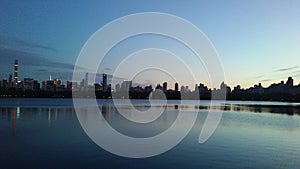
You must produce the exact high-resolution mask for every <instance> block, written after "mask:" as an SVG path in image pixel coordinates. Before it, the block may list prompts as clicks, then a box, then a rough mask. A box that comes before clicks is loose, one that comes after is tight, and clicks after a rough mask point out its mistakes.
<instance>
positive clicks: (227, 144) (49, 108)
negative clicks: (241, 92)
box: [0, 99, 300, 169]
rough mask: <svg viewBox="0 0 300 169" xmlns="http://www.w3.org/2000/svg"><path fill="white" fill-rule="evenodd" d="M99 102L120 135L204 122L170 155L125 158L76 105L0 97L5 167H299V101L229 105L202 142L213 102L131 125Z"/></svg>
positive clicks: (0, 151)
mask: <svg viewBox="0 0 300 169" xmlns="http://www.w3.org/2000/svg"><path fill="white" fill-rule="evenodd" d="M97 102H98V105H99V109H100V110H101V112H102V115H103V117H104V118H105V119H106V120H107V122H108V123H109V124H110V125H111V126H113V128H114V129H116V130H117V131H119V132H121V133H124V134H126V135H128V136H131V137H137V138H142V137H150V136H154V135H157V134H159V133H161V132H163V131H164V130H166V129H168V128H169V127H170V126H171V125H172V124H173V122H174V121H175V120H176V117H177V115H178V110H181V109H183V110H185V111H187V113H188V111H197V113H198V116H197V120H196V123H195V125H194V127H193V128H192V129H191V131H190V132H189V134H188V135H187V136H186V137H185V138H184V139H183V140H182V141H181V142H180V143H179V144H178V145H177V146H175V147H174V148H172V149H171V150H169V151H167V152H165V153H163V154H160V155H157V156H153V157H149V158H126V157H120V156H117V155H114V154H111V153H110V152H107V151H105V150H104V149H102V148H101V147H99V146H98V145H97V144H95V143H94V142H93V141H92V140H91V139H90V138H89V137H88V136H87V134H86V133H85V132H84V130H83V129H82V127H81V125H80V123H79V121H78V119H77V115H76V112H75V110H74V107H73V101H72V99H0V168H149V169H150V168H216V169H217V168H289V169H291V168H295V169H296V168H300V116H299V115H300V104H299V103H285V102H250V101H247V102H243V101H227V102H225V103H224V104H223V105H224V107H223V108H224V112H223V115H222V119H221V122H220V124H219V126H218V127H217V129H216V131H215V132H214V134H213V135H212V136H211V137H210V138H209V139H208V140H207V141H206V142H205V143H203V144H200V143H199V142H198V137H199V134H200V131H201V129H202V127H203V123H204V121H205V119H206V117H207V115H208V108H209V105H210V103H211V102H210V101H201V102H200V104H198V103H197V104H196V103H195V102H193V101H190V102H188V104H187V105H180V104H179V101H168V103H167V105H166V106H162V107H160V106H157V107H156V109H157V110H158V111H160V109H162V110H163V111H164V112H163V114H162V115H161V116H160V117H159V118H157V119H156V120H155V121H153V122H151V123H147V124H134V123H131V122H129V121H128V120H126V119H125V118H124V117H123V116H122V115H120V113H119V112H118V110H117V109H116V107H115V106H114V104H113V102H112V100H97ZM131 103H132V104H133V105H134V106H136V107H135V108H137V109H140V110H143V109H145V110H146V109H148V108H149V107H148V106H149V105H148V101H146V100H133V101H131ZM122 108H123V109H126V111H129V112H130V108H129V109H128V107H126V106H124V107H121V109H122ZM215 109H218V107H216V108H215Z"/></svg>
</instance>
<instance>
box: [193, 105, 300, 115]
mask: <svg viewBox="0 0 300 169" xmlns="http://www.w3.org/2000/svg"><path fill="white" fill-rule="evenodd" d="M195 108H199V109H205V110H206V109H215V110H224V111H234V112H255V113H278V114H287V115H294V114H298V115H300V106H292V105H284V106H282V105H243V104H225V105H223V106H212V107H209V106H197V107H195Z"/></svg>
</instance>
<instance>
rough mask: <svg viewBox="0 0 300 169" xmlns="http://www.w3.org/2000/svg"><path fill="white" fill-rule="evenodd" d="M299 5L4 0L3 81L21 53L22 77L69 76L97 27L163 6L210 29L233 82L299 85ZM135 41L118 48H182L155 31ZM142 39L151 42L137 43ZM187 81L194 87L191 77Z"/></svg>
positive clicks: (0, 35)
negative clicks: (158, 37)
mask: <svg viewBox="0 0 300 169" xmlns="http://www.w3.org/2000/svg"><path fill="white" fill-rule="evenodd" d="M299 9H300V2H299V1H297V0H294V1H279V0H266V1H259V0H257V1H237V0H235V1H224V2H219V1H201V2H200V1H196V0H195V1H190V2H184V1H171V0H170V1H143V0H141V1H121V2H120V1H98V2H84V1H81V2H79V1H77V2H76V3H69V2H68V1H64V2H63V1H58V2H54V1H48V2H42V1H36V2H24V1H14V2H13V1H9V0H4V1H2V2H1V5H0V16H1V19H0V24H1V26H0V70H1V71H0V79H3V78H7V77H8V75H9V74H12V72H13V67H12V65H13V61H14V59H19V60H20V69H19V72H20V78H21V79H22V78H24V77H33V78H36V79H38V80H45V79H47V78H48V77H49V74H52V76H53V77H55V78H60V79H62V80H71V78H72V71H73V66H74V64H75V61H76V58H77V56H78V54H79V52H80V50H81V48H82V46H83V45H84V43H85V42H86V41H87V40H88V38H89V37H90V36H91V35H92V34H93V33H94V32H95V31H97V30H98V29H99V28H101V27H102V26H104V25H105V24H107V23H108V22H110V21H112V20H114V19H117V18H119V17H122V16H125V15H129V14H133V13H137V12H165V13H170V14H173V15H177V16H179V17H182V18H184V19H186V20H188V21H189V22H191V23H193V24H194V25H196V26H197V27H198V28H199V29H200V30H202V31H203V32H204V33H205V34H206V35H207V37H208V38H209V39H210V40H211V42H212V44H213V45H214V46H215V48H216V50H217V51H218V54H219V57H220V60H221V62H222V64H223V68H224V72H225V79H226V83H227V84H229V85H230V86H232V87H233V86H235V85H237V84H240V85H241V86H242V87H245V88H247V87H250V86H253V85H254V84H256V83H259V82H261V83H262V84H263V86H268V85H269V84H271V83H274V82H279V81H281V80H284V81H286V79H287V77H288V76H292V77H293V78H294V79H295V84H299V80H300V66H298V65H300V59H299V56H300V47H299V44H300V12H299ZM146 38H147V37H146ZM131 40H132V39H129V40H128V42H130V41H131ZM133 40H135V41H134V42H133V41H131V42H133V44H136V46H133V45H131V46H130V45H129V46H126V44H125V45H124V46H123V47H122V46H121V47H119V48H118V49H121V51H122V52H123V53H129V52H132V51H134V50H136V49H139V48H142V47H153V46H154V47H159V45H162V46H163V47H165V48H168V49H169V48H170V50H172V46H176V49H174V50H178V51H179V50H180V49H181V48H178V46H177V45H176V44H175V42H171V41H169V40H166V39H163V38H162V39H160V42H161V44H157V43H155V44H152V43H153V42H157V41H158V39H157V37H148V39H147V40H145V38H144V39H143V38H142V37H137V38H135V39H134V38H133ZM139 42H145V44H141V45H137V44H139ZM127 44H128V43H127ZM151 45H152V46H151ZM180 51H184V49H182V50H180ZM180 51H179V52H180ZM118 53H119V54H120V52H114V51H112V52H111V56H108V57H110V58H114V57H118ZM123 53H122V54H123ZM120 55H121V54H120ZM183 55H184V52H183ZM110 64H111V65H117V64H118V63H117V62H114V61H113V60H108V61H107V62H105V63H103V66H102V69H106V71H108V72H107V73H112V72H109V68H110ZM191 64H192V63H191ZM199 70H202V68H199ZM83 72H84V70H83ZM144 80H147V79H144ZM158 81H161V80H160V79H158ZM199 82H203V83H206V80H203V81H202V79H201V76H200V78H199ZM160 83H162V81H161V82H160ZM185 85H189V86H190V87H193V85H191V84H189V83H188V82H187V84H185Z"/></svg>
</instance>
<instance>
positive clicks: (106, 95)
mask: <svg viewBox="0 0 300 169" xmlns="http://www.w3.org/2000/svg"><path fill="white" fill-rule="evenodd" d="M73 94H75V95H74V96H76V97H80V98H95V97H96V98H98V99H111V98H118V99H128V98H129V99H149V97H150V98H152V99H165V98H166V99H168V100H180V99H181V98H184V99H190V100H196V99H200V100H210V99H211V93H210V92H205V93H200V94H199V93H196V92H189V93H181V92H180V91H172V92H169V91H167V92H162V91H161V92H156V91H153V92H139V91H129V94H126V93H121V92H120V93H111V92H110V91H108V92H102V91H95V92H86V91H75V92H73V93H72V91H71V90H66V91H44V90H35V91H33V90H22V89H16V88H7V89H0V97H1V98H72V96H73ZM226 99H227V100H245V101H246V100H249V101H287V102H300V94H287V93H263V94H257V93H256V94H253V93H249V92H238V93H228V94H227V98H226Z"/></svg>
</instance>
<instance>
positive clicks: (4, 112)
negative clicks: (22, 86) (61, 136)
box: [0, 107, 76, 136]
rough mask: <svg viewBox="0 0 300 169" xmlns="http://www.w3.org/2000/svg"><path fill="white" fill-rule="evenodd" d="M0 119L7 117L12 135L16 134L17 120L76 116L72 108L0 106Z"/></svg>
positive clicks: (51, 119) (52, 119)
mask: <svg viewBox="0 0 300 169" xmlns="http://www.w3.org/2000/svg"><path fill="white" fill-rule="evenodd" d="M0 117H1V119H0V120H1V121H2V120H5V119H7V121H9V122H10V123H11V130H12V135H13V136H15V135H16V134H17V128H18V125H17V123H18V121H19V120H21V121H23V120H24V119H38V120H43V119H44V120H47V121H48V122H49V124H50V123H51V121H57V120H59V118H69V119H71V118H76V113H75V112H74V109H73V108H54V107H49V108H31V107H4V108H3V107H2V108H0Z"/></svg>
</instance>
